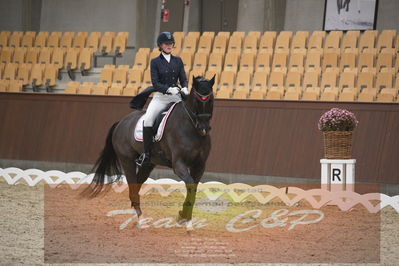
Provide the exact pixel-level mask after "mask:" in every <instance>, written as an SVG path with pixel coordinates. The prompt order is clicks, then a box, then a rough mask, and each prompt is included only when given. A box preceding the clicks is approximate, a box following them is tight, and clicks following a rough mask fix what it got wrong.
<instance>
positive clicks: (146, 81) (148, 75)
mask: <svg viewBox="0 0 399 266" xmlns="http://www.w3.org/2000/svg"><path fill="white" fill-rule="evenodd" d="M149 86H152V82H151V73H150V69H147V70H145V71H144V74H143V82H142V85H141V88H142V89H146V88H147V87H149Z"/></svg>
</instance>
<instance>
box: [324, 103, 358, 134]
mask: <svg viewBox="0 0 399 266" xmlns="http://www.w3.org/2000/svg"><path fill="white" fill-rule="evenodd" d="M358 123H359V121H357V119H356V116H355V115H354V114H353V113H352V112H349V111H348V110H345V109H339V108H332V109H331V110H330V111H328V112H325V113H324V114H323V115H322V116H321V117H320V119H319V123H318V127H319V130H320V131H323V132H328V131H353V130H354V129H355V128H356V126H357V125H358Z"/></svg>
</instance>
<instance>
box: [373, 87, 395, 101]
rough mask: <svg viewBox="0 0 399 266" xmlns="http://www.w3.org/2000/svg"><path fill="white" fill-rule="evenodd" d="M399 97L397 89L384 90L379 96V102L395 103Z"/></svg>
mask: <svg viewBox="0 0 399 266" xmlns="http://www.w3.org/2000/svg"><path fill="white" fill-rule="evenodd" d="M397 96H398V90H397V89H382V90H381V91H380V93H379V94H378V95H377V99H376V101H377V102H394V101H395V100H396V97H397Z"/></svg>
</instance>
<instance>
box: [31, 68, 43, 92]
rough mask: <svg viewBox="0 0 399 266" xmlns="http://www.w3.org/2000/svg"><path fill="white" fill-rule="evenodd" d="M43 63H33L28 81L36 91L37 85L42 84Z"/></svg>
mask: <svg viewBox="0 0 399 266" xmlns="http://www.w3.org/2000/svg"><path fill="white" fill-rule="evenodd" d="M44 67H45V65H42V64H34V65H33V66H32V72H31V76H30V83H31V84H32V88H33V91H38V87H40V86H41V85H43V74H44Z"/></svg>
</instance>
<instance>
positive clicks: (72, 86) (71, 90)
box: [64, 81, 80, 94]
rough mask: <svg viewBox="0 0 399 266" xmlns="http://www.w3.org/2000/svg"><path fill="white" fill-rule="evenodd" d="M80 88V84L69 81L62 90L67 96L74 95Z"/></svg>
mask: <svg viewBox="0 0 399 266" xmlns="http://www.w3.org/2000/svg"><path fill="white" fill-rule="evenodd" d="M79 87H80V83H79V82H78V81H70V82H68V84H67V85H66V86H65V88H64V93H68V94H76V93H77V92H78V89H79Z"/></svg>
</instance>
